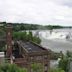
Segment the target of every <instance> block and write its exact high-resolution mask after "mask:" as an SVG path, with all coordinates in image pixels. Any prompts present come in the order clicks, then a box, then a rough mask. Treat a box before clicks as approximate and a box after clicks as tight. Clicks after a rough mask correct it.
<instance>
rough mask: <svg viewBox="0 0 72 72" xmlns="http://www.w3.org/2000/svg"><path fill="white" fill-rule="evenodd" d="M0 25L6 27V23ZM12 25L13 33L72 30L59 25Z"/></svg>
mask: <svg viewBox="0 0 72 72" xmlns="http://www.w3.org/2000/svg"><path fill="white" fill-rule="evenodd" d="M0 24H4V26H6V24H9V23H6V22H0ZM10 24H12V25H13V30H14V31H22V30H52V29H60V28H72V27H71V26H59V25H45V26H43V25H38V24H28V23H10Z"/></svg>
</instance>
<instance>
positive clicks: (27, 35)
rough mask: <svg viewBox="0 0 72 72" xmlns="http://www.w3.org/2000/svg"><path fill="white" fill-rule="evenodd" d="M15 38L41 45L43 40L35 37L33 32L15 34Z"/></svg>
mask: <svg viewBox="0 0 72 72" xmlns="http://www.w3.org/2000/svg"><path fill="white" fill-rule="evenodd" d="M13 38H14V39H15V40H23V41H33V42H35V43H38V44H40V42H41V39H40V38H39V37H36V36H33V34H32V32H30V31H29V32H28V33H27V32H26V31H25V32H13Z"/></svg>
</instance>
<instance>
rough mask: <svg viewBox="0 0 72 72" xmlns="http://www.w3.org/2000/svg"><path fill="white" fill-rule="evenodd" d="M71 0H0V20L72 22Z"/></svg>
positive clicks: (38, 22)
mask: <svg viewBox="0 0 72 72" xmlns="http://www.w3.org/2000/svg"><path fill="white" fill-rule="evenodd" d="M70 3H72V1H71V0H0V21H7V22H26V23H35V24H42V25H44V24H45V25H47V24H54V25H55V24H60V25H71V24H72V8H71V6H69V4H70Z"/></svg>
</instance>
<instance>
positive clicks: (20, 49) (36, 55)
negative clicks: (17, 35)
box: [12, 40, 50, 72]
mask: <svg viewBox="0 0 72 72" xmlns="http://www.w3.org/2000/svg"><path fill="white" fill-rule="evenodd" d="M12 55H13V56H12V58H13V57H14V58H13V59H12V62H13V63H15V64H17V65H18V66H20V67H26V68H28V71H29V72H31V64H34V63H36V64H38V63H40V64H41V65H43V67H44V68H43V72H45V71H48V70H49V63H50V50H47V49H46V48H44V47H42V46H40V45H38V44H36V43H33V42H25V41H21V40H20V41H16V42H15V43H14V46H13V49H12ZM45 69H46V70H45Z"/></svg>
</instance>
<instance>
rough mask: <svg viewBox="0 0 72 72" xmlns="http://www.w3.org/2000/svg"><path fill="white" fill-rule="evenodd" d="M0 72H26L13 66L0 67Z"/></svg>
mask: <svg viewBox="0 0 72 72" xmlns="http://www.w3.org/2000/svg"><path fill="white" fill-rule="evenodd" d="M0 72H27V69H25V68H24V69H22V68H19V67H17V66H16V65H15V64H4V65H0Z"/></svg>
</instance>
